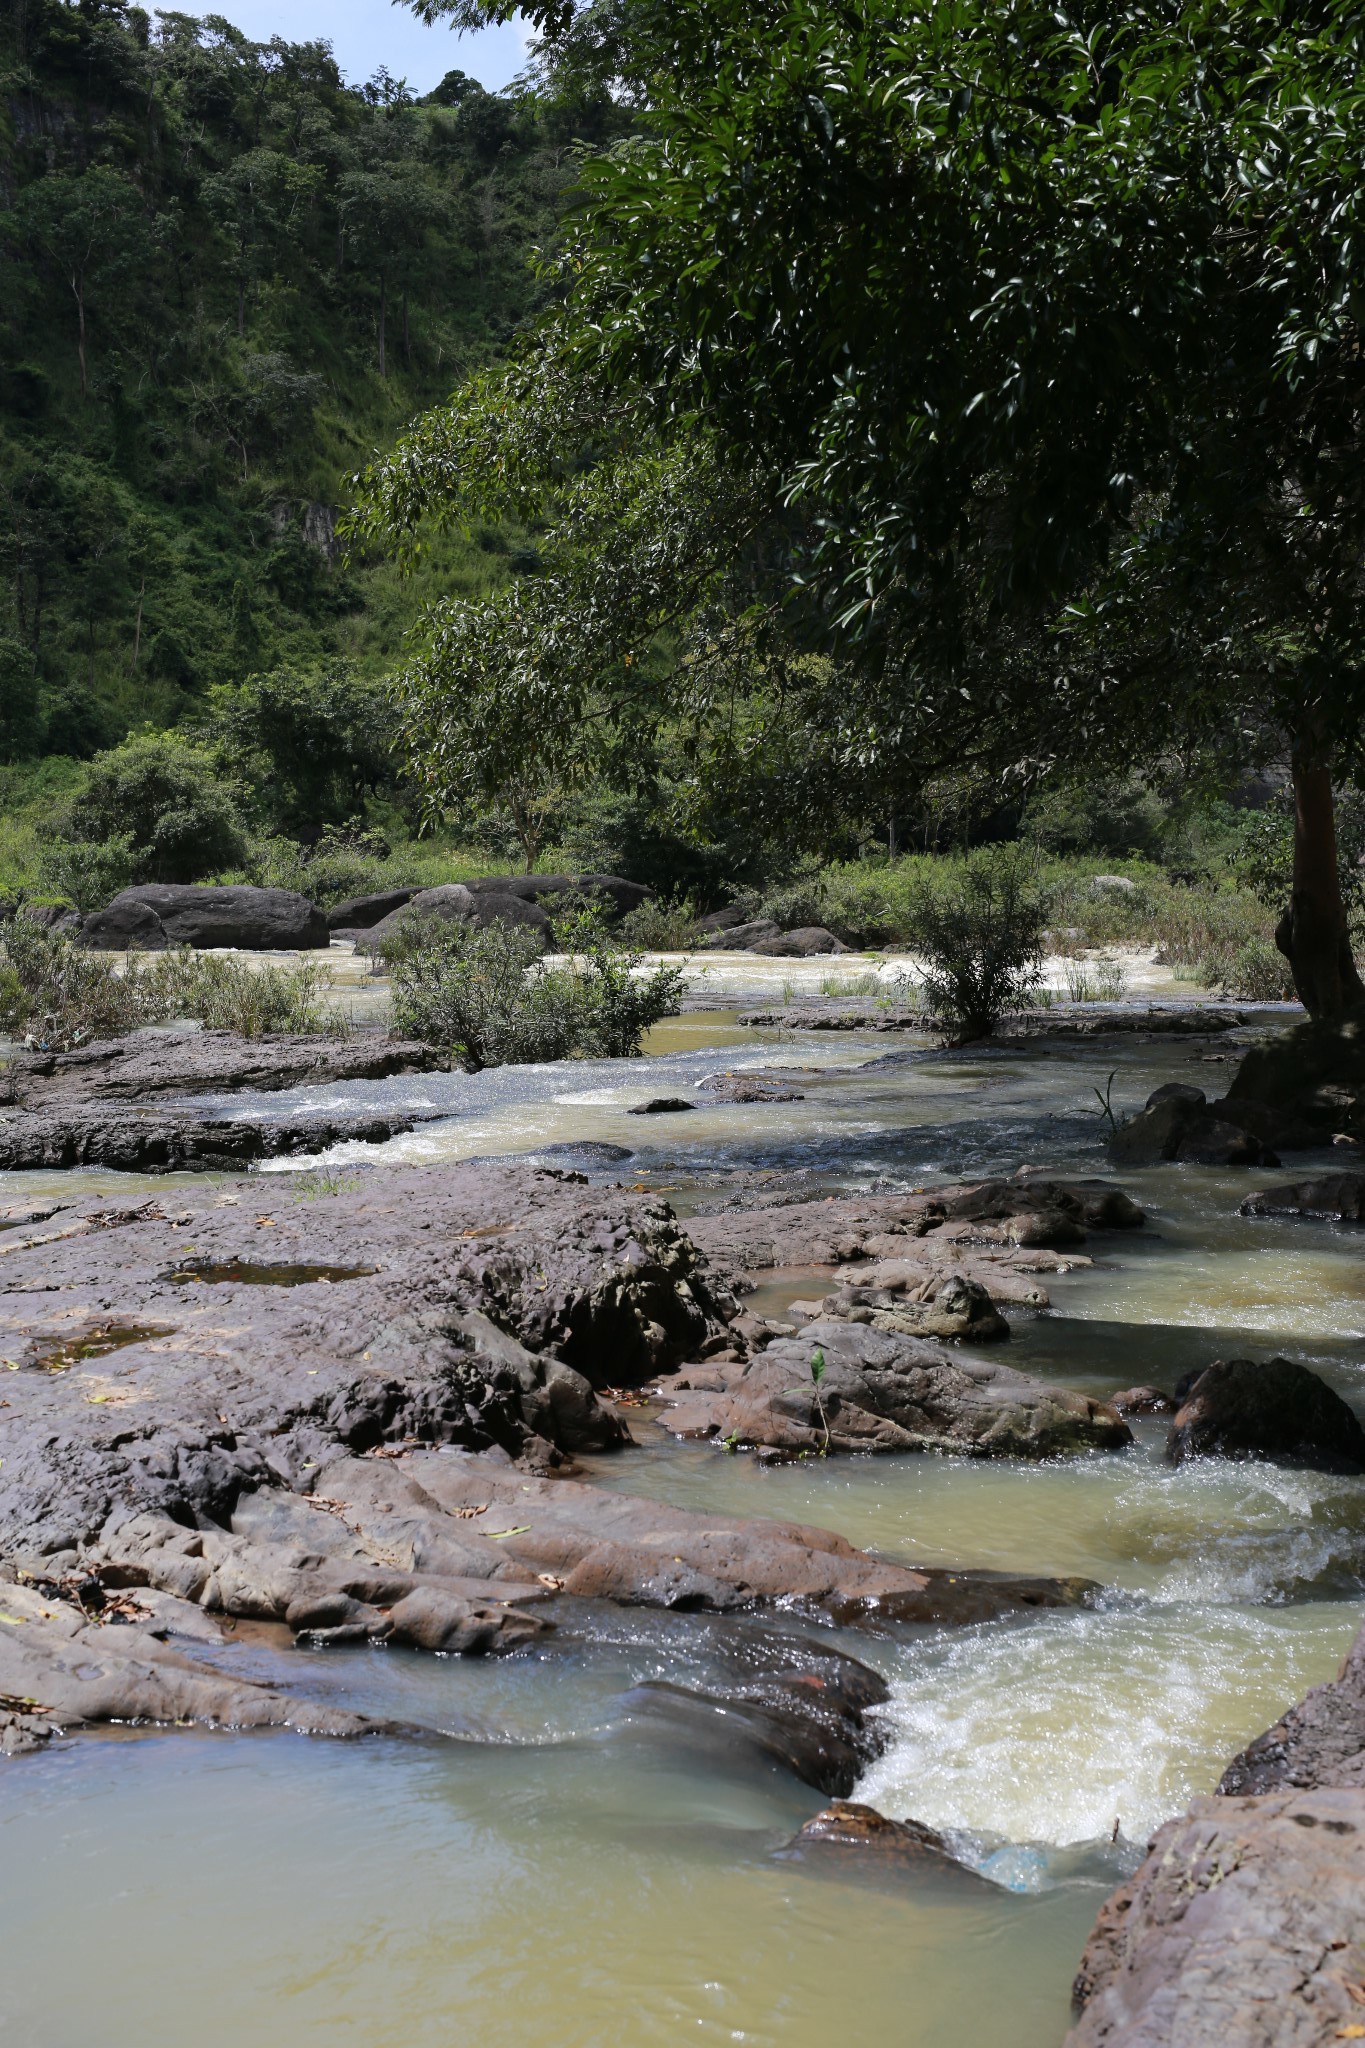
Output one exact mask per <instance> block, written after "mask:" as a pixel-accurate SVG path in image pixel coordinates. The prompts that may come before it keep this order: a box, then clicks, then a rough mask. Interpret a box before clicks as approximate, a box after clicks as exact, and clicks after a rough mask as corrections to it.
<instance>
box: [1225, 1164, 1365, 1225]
mask: <svg viewBox="0 0 1365 2048" xmlns="http://www.w3.org/2000/svg"><path fill="white" fill-rule="evenodd" d="M1238 1214H1239V1215H1241V1216H1314V1217H1323V1218H1326V1219H1327V1220H1329V1221H1330V1222H1333V1223H1365V1173H1324V1174H1319V1175H1318V1176H1317V1177H1316V1178H1315V1179H1313V1180H1301V1181H1295V1182H1293V1183H1291V1185H1290V1186H1288V1187H1282V1188H1262V1189H1261V1190H1260V1192H1259V1193H1258V1194H1254V1195H1248V1196H1247V1198H1246V1200H1245V1201H1244V1202H1243V1203H1242V1205H1241V1208H1240V1209H1239V1211H1238Z"/></svg>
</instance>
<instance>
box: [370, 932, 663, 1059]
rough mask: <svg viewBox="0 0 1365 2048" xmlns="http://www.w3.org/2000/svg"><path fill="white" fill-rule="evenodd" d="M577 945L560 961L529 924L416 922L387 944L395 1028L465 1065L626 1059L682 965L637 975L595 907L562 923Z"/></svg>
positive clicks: (633, 957)
mask: <svg viewBox="0 0 1365 2048" xmlns="http://www.w3.org/2000/svg"><path fill="white" fill-rule="evenodd" d="M557 930H558V931H559V932H560V933H561V935H562V936H561V943H563V944H564V945H565V946H566V949H569V948H572V951H571V952H570V953H569V956H568V957H566V958H565V959H563V960H562V961H559V962H556V963H554V964H553V965H552V964H550V963H548V962H547V961H545V960H544V959H543V958H542V956H541V950H540V948H541V940H540V935H539V933H538V932H536V931H534V930H530V929H528V928H527V927H526V926H524V925H512V924H501V923H494V924H490V925H487V926H483V927H480V926H478V925H473V924H458V923H450V924H447V923H444V922H441V921H439V920H436V919H426V918H413V919H411V920H409V921H408V922H406V923H405V924H404V925H403V926H402V927H401V928H400V929H399V931H398V932H397V933H395V934H394V935H393V937H391V938H389V939H387V940H385V941H384V942H383V944H382V945H381V947H380V954H381V957H382V958H383V959H384V960H385V961H386V962H387V963H388V965H389V966H390V968H391V970H392V974H393V1021H394V1025H395V1027H396V1029H398V1030H399V1031H402V1032H405V1033H407V1034H408V1035H409V1036H411V1037H413V1038H420V1039H422V1040H424V1041H425V1042H426V1043H427V1044H428V1045H437V1046H440V1047H441V1048H442V1049H443V1050H446V1051H448V1052H449V1053H450V1054H451V1056H452V1058H454V1059H455V1060H457V1061H458V1062H459V1064H460V1065H461V1066H463V1067H464V1068H465V1069H466V1071H467V1072H469V1073H471V1074H475V1073H478V1072H479V1071H480V1070H481V1069H482V1068H484V1067H496V1066H512V1065H521V1064H529V1063H531V1062H540V1061H544V1060H564V1059H569V1058H572V1057H573V1056H574V1055H575V1054H578V1055H579V1056H581V1057H584V1058H596V1059H616V1058H628V1057H630V1056H632V1055H634V1054H636V1053H638V1052H639V1050H640V1044H641V1040H642V1039H643V1036H644V1033H645V1032H646V1031H647V1030H648V1029H649V1027H650V1026H651V1025H652V1024H656V1023H658V1021H659V1019H660V1018H661V1017H666V1016H668V1015H670V1014H671V1013H672V1012H673V1011H674V1010H676V1008H677V1005H678V999H679V994H680V991H681V986H682V975H681V972H680V970H678V969H677V968H661V969H659V970H657V971H656V972H655V973H654V974H651V975H637V974H635V973H633V972H632V969H633V968H634V966H635V965H636V963H637V961H638V959H639V955H638V954H635V953H632V952H630V951H629V950H627V949H625V948H622V947H620V946H619V945H617V944H615V943H614V942H613V941H612V940H611V939H610V938H609V937H608V936H607V934H606V933H605V931H604V929H603V927H602V925H601V923H600V921H598V920H597V919H595V918H594V917H593V916H592V914H591V913H585V912H580V913H577V914H576V915H570V916H569V917H568V918H566V919H565V920H563V921H562V922H561V924H560V925H559V926H558V927H557Z"/></svg>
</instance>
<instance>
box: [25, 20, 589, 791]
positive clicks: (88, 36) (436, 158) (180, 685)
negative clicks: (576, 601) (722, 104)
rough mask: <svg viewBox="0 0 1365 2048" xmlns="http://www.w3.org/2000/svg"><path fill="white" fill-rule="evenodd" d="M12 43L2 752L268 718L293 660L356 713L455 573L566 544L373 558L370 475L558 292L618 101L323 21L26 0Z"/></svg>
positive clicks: (480, 546)
mask: <svg viewBox="0 0 1365 2048" xmlns="http://www.w3.org/2000/svg"><path fill="white" fill-rule="evenodd" d="M0 65H2V67H3V68H2V70H0V104H2V105H3V127H2V128H0V308H3V313H2V314H0V761H3V762H7V763H9V764H16V763H19V764H22V763H25V762H27V763H33V762H34V761H36V760H38V759H39V758H40V757H43V756H48V757H58V759H61V758H65V759H67V760H77V759H81V758H88V757H90V756H91V755H93V754H95V753H96V752H97V751H98V750H100V749H105V748H108V747H109V746H111V745H112V744H114V743H116V742H118V741H120V740H122V739H123V738H124V736H125V735H127V734H128V733H130V732H132V731H135V730H138V729H140V728H142V727H144V726H152V727H156V728H164V727H171V726H177V727H182V728H184V727H188V728H190V729H193V728H194V727H195V725H196V723H200V724H202V722H203V721H204V720H205V719H206V718H209V717H212V718H213V719H215V720H216V721H217V722H218V724H219V725H222V724H223V723H224V722H226V724H227V725H228V726H229V727H231V726H232V725H233V723H234V709H235V710H236V711H237V713H238V715H237V717H236V721H235V722H236V725H237V726H238V727H239V728H240V726H241V724H242V719H241V715H240V710H241V707H240V704H235V703H234V696H233V693H234V692H236V691H237V690H238V688H239V686H240V685H241V684H242V683H243V682H244V680H245V679H246V678H247V677H248V676H251V675H265V676H270V675H272V674H276V675H278V674H279V673H280V672H281V671H285V672H287V674H288V678H289V682H288V687H287V689H286V691H285V694H286V695H290V694H291V693H292V697H293V699H294V700H295V701H296V702H297V700H298V699H299V698H300V695H301V694H302V696H304V697H307V696H308V694H309V691H310V687H311V685H312V684H313V683H316V684H317V687H318V688H319V689H320V690H321V691H322V692H323V695H324V697H325V696H326V694H327V692H328V691H329V690H330V692H331V696H332V698H333V699H334V700H335V699H336V697H337V693H338V690H339V691H340V694H341V696H342V697H348V701H349V702H350V707H351V712H352V714H353V715H352V724H353V725H355V724H357V722H358V721H357V719H356V717H355V716H354V713H355V709H356V704H357V701H360V700H358V699H357V694H356V693H357V689H358V688H359V687H360V685H361V683H363V680H364V679H365V678H369V677H378V676H379V675H380V674H381V673H382V672H383V670H384V668H385V667H386V665H392V662H393V660H394V658H395V654H396V651H397V649H398V648H399V646H400V644H401V638H402V634H403V631H404V628H405V627H406V625H407V624H408V622H409V621H410V619H411V618H412V616H413V615H414V613H415V611H416V608H417V607H418V605H419V604H420V602H421V601H422V598H423V595H424V592H425V590H426V589H428V588H429V587H430V586H431V583H432V580H433V579H436V580H438V581H439V585H440V587H441V588H442V589H452V588H454V589H461V588H463V589H468V590H474V589H478V588H480V587H482V586H484V585H487V584H490V583H495V582H496V581H497V580H498V579H499V578H501V577H505V576H506V575H507V574H508V573H509V571H510V572H511V573H515V572H516V571H517V570H519V569H523V570H525V569H534V566H535V558H534V543H533V539H532V538H531V537H530V536H527V535H525V534H517V533H515V532H513V533H510V534H509V533H508V532H507V531H506V530H503V529H499V530H497V531H494V530H491V529H490V530H488V531H486V532H484V533H482V534H480V535H478V536H476V537H475V540H474V541H473V542H472V543H468V542H464V541H461V542H452V543H447V544H445V545H444V546H443V547H442V549H440V550H439V551H438V552H437V554H436V556H435V557H433V559H431V560H430V561H429V562H428V563H427V564H426V565H424V569H423V571H422V572H421V573H419V574H418V575H417V576H416V577H415V578H412V579H409V580H406V581H401V582H400V580H399V579H398V578H397V577H396V575H395V574H394V573H393V572H392V570H390V569H388V568H386V567H384V566H383V565H382V564H373V565H372V564H366V563H364V562H361V563H358V564H356V565H348V564H347V563H346V562H345V561H344V560H343V559H342V556H341V551H340V549H339V547H338V543H337V537H336V520H337V514H338V509H339V507H341V506H342V505H343V504H344V500H345V492H346V484H345V479H346V477H347V476H348V474H349V473H351V472H353V471H354V470H355V469H356V468H357V467H358V466H359V465H360V464H361V463H363V462H364V461H365V460H366V459H367V458H368V457H369V456H370V455H371V454H372V452H373V451H374V450H375V449H376V448H377V447H381V446H384V445H386V444H387V443H388V442H390V441H391V440H392V438H393V436H394V434H395V432H396V431H397V430H398V428H399V427H400V426H401V424H402V423H403V422H404V421H406V420H407V419H408V418H410V417H411V416H412V415H413V414H414V413H415V412H417V411H418V410H420V409H421V408H422V407H423V406H426V405H429V404H431V403H432V402H433V401H434V400H436V399H438V398H440V397H442V396H443V395H444V394H446V393H447V392H448V391H449V390H450V389H451V388H452V387H453V386H454V385H455V384H456V383H458V382H459V380H460V379H461V378H462V377H463V376H464V375H465V374H466V373H468V372H469V371H470V370H471V369H472V368H474V367H476V366H477V365H479V364H480V363H482V362H485V361H487V360H488V359H490V358H491V357H494V356H495V355H496V354H497V353H498V351H499V350H500V349H502V348H503V347H504V346H505V344H506V342H507V340H508V338H509V336H510V335H511V334H512V333H513V332H514V331H515V330H516V329H517V327H518V326H519V324H520V323H522V322H523V321H524V320H525V319H526V317H527V316H528V314H529V313H531V312H533V311H534V310H535V307H536V305H537V299H538V293H539V292H540V291H541V286H540V285H539V284H538V282H537V278H536V275H535V273H534V269H533V265H532V262H531V254H532V251H533V249H534V247H535V246H536V245H538V244H540V243H542V242H544V241H546V240H547V239H548V238H549V237H551V236H552V235H553V232H554V226H555V221H556V217H557V213H558V211H559V208H560V206H561V202H562V199H563V196H564V194H565V191H566V189H567V187H568V186H569V184H570V182H571V180H572V178H573V176H574V166H575V160H576V158H575V151H576V144H577V143H578V141H579V140H580V139H586V140H589V141H600V140H601V139H602V136H603V134H604V132H607V131H608V130H609V129H610V127H611V125H612V124H613V123H614V122H618V121H619V118H620V117H619V116H617V115H616V114H615V113H614V112H613V111H612V110H611V107H610V102H609V101H607V100H606V99H605V98H603V99H602V100H601V101H600V102H599V103H598V104H596V105H587V106H585V105H583V104H582V103H579V104H574V105H570V104H566V103H563V102H557V101H555V100H553V99H549V98H545V97H542V98H540V99H538V100H537V99H533V98H531V97H529V96H521V97H517V96H507V95H499V96H494V95H491V94H489V93H487V92H485V91H484V89H483V88H482V87H481V86H479V85H478V84H477V83H475V82H474V81H473V80H471V79H469V78H467V77H466V76H465V75H464V74H462V73H461V72H458V71H453V72H451V73H450V74H449V75H448V76H447V77H446V79H445V80H444V81H443V82H442V84H441V86H440V87H438V88H437V90H436V91H435V92H434V93H432V94H430V95H429V96H428V97H427V99H425V100H423V101H421V102H417V101H415V100H414V97H413V95H412V94H411V93H410V92H409V91H408V90H407V88H406V87H405V86H404V85H403V84H402V82H401V81H397V80H394V79H392V78H390V77H389V76H387V74H385V73H383V72H381V73H380V74H379V75H378V76H377V77H376V78H375V79H373V80H371V81H370V83H369V84H367V85H365V86H363V87H360V88H358V89H356V88H352V87H350V86H347V85H345V84H343V82H342V80H341V78H340V75H339V73H338V70H337V67H336V64H335V63H334V61H333V59H332V56H331V54H330V51H329V49H328V48H327V46H326V45H325V44H324V43H310V44H302V45H297V44H286V43H284V42H281V41H279V40H278V39H276V40H273V41H271V42H270V43H268V44H261V43H254V42H251V41H249V40H248V39H247V38H246V37H245V36H244V35H242V34H241V33H240V32H239V31H238V30H237V29H235V28H233V27H232V26H231V25H230V24H229V23H228V22H226V21H224V20H222V19H221V18H218V17H213V16H210V17H209V18H208V19H207V20H205V21H199V20H195V19H193V18H191V17H189V16H187V15H182V14H175V13H159V14H157V15H156V16H155V17H150V16H149V15H148V14H147V13H146V12H144V11H143V10H142V9H141V8H138V7H133V6H127V5H124V4H122V0H79V4H68V0H12V4H11V6H10V8H9V14H8V21H7V24H6V30H5V40H4V45H3V54H2V56H0ZM348 693H349V695H348ZM258 695H259V692H258ZM362 695H363V693H362ZM324 711H325V707H324ZM376 717H377V718H379V719H380V720H381V721H382V711H380V710H379V709H378V706H377V700H373V699H372V700H371V708H370V709H369V710H368V711H367V714H366V717H365V719H364V720H363V721H360V722H363V723H365V724H366V726H367V727H368V731H367V733H366V735H365V738H366V746H367V749H368V756H374V757H376V758H374V759H370V758H367V759H366V760H364V761H362V762H361V763H359V765H358V767H357V768H356V771H355V772H356V774H357V775H358V776H359V778H360V780H361V781H362V782H364V781H367V780H368V781H371V782H373V781H374V780H375V779H376V778H378V779H381V780H382V779H383V777H384V775H386V774H389V773H391V765H386V764H385V763H384V762H383V761H382V759H380V758H379V755H380V753H381V751H382V750H380V749H378V748H377V746H376V741H377V739H378V738H379V735H378V734H377V733H376V731H375V730H374V722H375V719H376ZM325 722H326V719H325V716H324V718H323V723H324V724H325ZM35 776H36V780H35ZM67 779H69V778H67ZM343 779H344V777H343ZM8 780H9V784H10V789H11V794H12V795H13V794H15V793H19V794H22V793H24V792H26V791H27V790H29V789H31V788H34V787H37V786H39V785H40V784H41V783H42V781H43V777H42V776H41V775H37V771H35V770H34V769H33V768H32V767H31V766H30V767H29V768H28V769H27V770H26V771H23V772H16V770H15V769H14V767H13V765H11V768H10V771H9V777H8ZM46 780H47V782H48V783H49V784H51V783H53V782H54V781H55V783H56V784H57V785H58V786H60V785H61V784H62V782H63V780H64V778H63V775H62V774H61V773H60V772H58V771H56V770H49V771H48V772H47V776H46ZM345 794H346V793H345V792H344V791H343V792H342V796H341V799H340V800H341V803H342V808H343V810H344V809H345V808H346V804H345ZM324 809H325V807H324ZM264 822H266V823H268V824H270V825H273V826H275V827H277V828H279V829H291V828H297V827H298V826H299V825H300V823H302V822H307V823H309V824H311V825H312V827H313V829H314V830H316V829H317V826H318V825H319V824H320V823H321V822H325V817H324V818H323V819H318V818H313V819H311V820H307V821H301V820H300V819H298V818H296V817H289V816H283V817H273V818H268V819H266V820H265V821H264Z"/></svg>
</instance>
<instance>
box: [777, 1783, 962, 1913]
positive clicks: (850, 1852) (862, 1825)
mask: <svg viewBox="0 0 1365 2048" xmlns="http://www.w3.org/2000/svg"><path fill="white" fill-rule="evenodd" d="M778 1854H779V1856H780V1857H781V1858H782V1860H783V1861H784V1862H793V1863H809V1864H813V1865H815V1866H816V1867H818V1868H821V1869H827V1870H832V1871H835V1872H837V1873H838V1874H839V1875H840V1876H856V1877H859V1878H869V1877H871V1878H881V1879H899V1880H902V1881H903V1880H904V1879H907V1878H909V1879H918V1880H921V1881H922V1880H924V1879H929V1880H931V1881H932V1882H934V1883H936V1884H945V1883H946V1884H949V1885H951V1886H953V1887H954V1888H956V1887H958V1886H959V1885H960V1886H962V1887H964V1888H966V1889H968V1890H970V1891H973V1892H976V1893H978V1894H980V1892H981V1887H982V1886H983V1885H988V1884H989V1879H987V1878H983V1877H979V1876H978V1875H977V1873H976V1872H975V1871H974V1870H969V1869H968V1868H967V1867H966V1866H965V1865H964V1864H962V1863H960V1862H958V1861H957V1859H956V1858H955V1857H954V1856H953V1854H952V1852H951V1851H950V1849H949V1847H948V1844H947V1843H946V1842H945V1841H944V1839H943V1836H942V1835H941V1834H939V1833H938V1831H937V1829H936V1828H930V1827H925V1826H924V1825H923V1823H922V1822H920V1821H917V1820H888V1818H887V1817H886V1815H885V1814H883V1813H878V1811H877V1809H876V1807H875V1806H864V1805H863V1804H861V1802H859V1801H857V1800H851V1799H835V1800H834V1801H833V1802H832V1803H831V1804H830V1805H829V1806H826V1807H824V1808H822V1809H821V1811H820V1812H819V1813H817V1814H815V1815H814V1817H813V1818H812V1819H810V1820H808V1821H807V1822H806V1824H805V1826H804V1827H802V1828H801V1829H799V1830H798V1832H797V1833H796V1834H795V1835H794V1836H793V1837H792V1839H791V1841H790V1842H788V1843H787V1844H786V1846H785V1848H783V1849H781V1850H779V1851H778Z"/></svg>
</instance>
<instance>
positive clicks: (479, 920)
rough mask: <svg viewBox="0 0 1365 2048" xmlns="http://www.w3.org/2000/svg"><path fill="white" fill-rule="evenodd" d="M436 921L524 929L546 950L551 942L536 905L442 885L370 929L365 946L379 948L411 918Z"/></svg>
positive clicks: (419, 895)
mask: <svg viewBox="0 0 1365 2048" xmlns="http://www.w3.org/2000/svg"><path fill="white" fill-rule="evenodd" d="M427 917H430V918H439V919H440V920H441V922H442V923H445V924H472V925H478V926H480V927H487V926H488V925H492V924H517V925H525V926H527V927H528V928H529V929H531V930H533V931H536V932H538V933H539V934H540V936H541V939H542V941H543V942H544V945H545V947H546V948H547V949H548V948H549V946H550V945H551V944H552V942H553V933H552V931H551V927H550V919H549V915H548V913H547V912H546V911H544V910H542V909H541V907H540V905H539V904H538V903H533V902H528V901H526V900H525V899H524V898H523V897H521V896H514V895H510V894H505V893H498V892H495V891H493V890H490V889H484V890H481V891H478V892H477V893H476V892H475V891H474V890H473V889H470V888H468V887H466V885H465V884H464V883H463V882H442V883H440V884H439V885H438V886H437V887H436V888H434V889H419V890H418V892H417V894H416V895H415V896H411V897H409V899H408V901H407V902H406V903H404V904H400V905H399V907H398V908H397V909H396V910H391V911H389V913H388V915H387V916H385V917H381V918H380V920H379V922H378V923H377V924H374V925H372V926H371V927H370V932H369V937H368V939H367V941H366V943H367V944H368V945H369V946H370V947H372V948H375V947H378V945H379V944H380V942H381V941H382V940H384V939H387V938H391V937H392V936H393V934H394V933H395V932H397V931H398V930H399V929H400V928H401V926H403V925H404V924H406V923H407V922H408V921H409V920H410V919H412V918H427Z"/></svg>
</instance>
